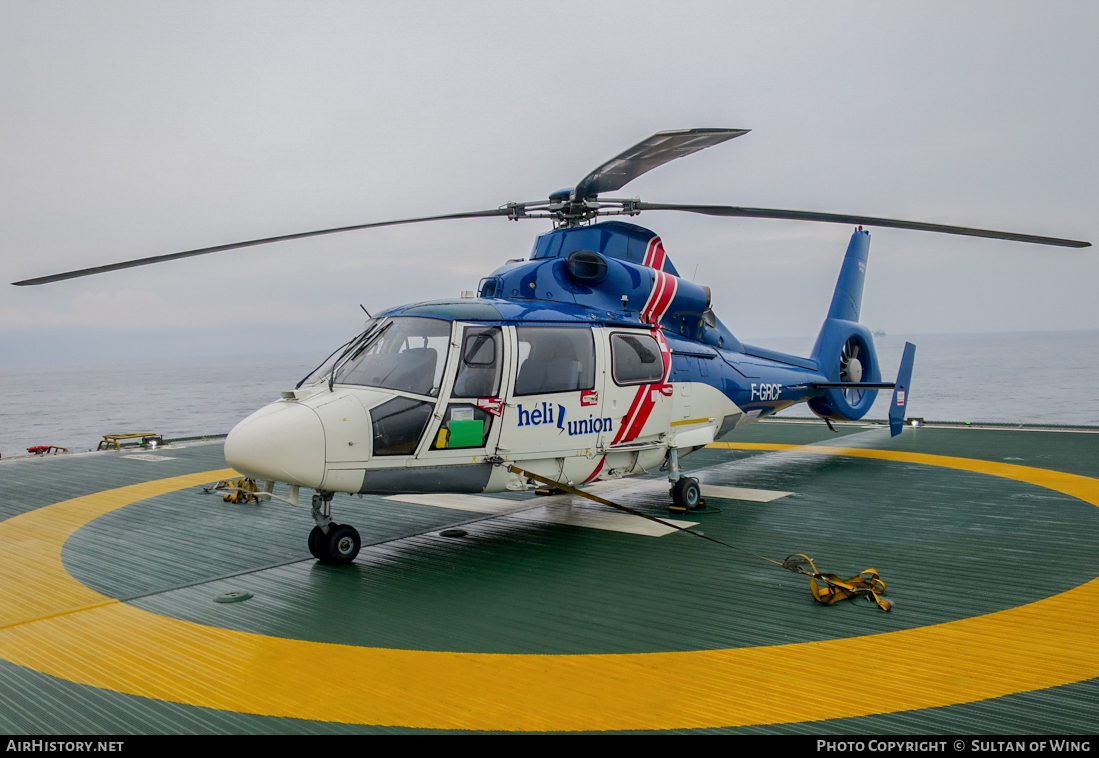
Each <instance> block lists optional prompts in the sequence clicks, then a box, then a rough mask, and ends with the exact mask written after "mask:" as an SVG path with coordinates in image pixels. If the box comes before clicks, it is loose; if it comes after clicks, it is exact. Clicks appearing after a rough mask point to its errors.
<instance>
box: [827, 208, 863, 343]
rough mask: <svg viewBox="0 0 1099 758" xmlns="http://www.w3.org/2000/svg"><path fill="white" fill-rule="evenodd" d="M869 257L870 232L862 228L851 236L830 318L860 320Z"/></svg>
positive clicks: (833, 296) (829, 309)
mask: <svg viewBox="0 0 1099 758" xmlns="http://www.w3.org/2000/svg"><path fill="white" fill-rule="evenodd" d="M869 255H870V232H868V231H864V230H863V229H862V228H861V227H860V228H859V229H857V230H855V233H854V234H852V235H851V242H850V244H848V245H847V255H845V256H844V258H843V266H842V268H840V277H839V280H838V281H837V282H836V291H835V292H834V293H833V294H832V305H831V307H829V308H828V318H836V319H842V320H843V321H856V322H857V321H858V320H859V310H860V309H861V308H862V285H863V281H864V280H865V279H866V260H867V258H868V257H869Z"/></svg>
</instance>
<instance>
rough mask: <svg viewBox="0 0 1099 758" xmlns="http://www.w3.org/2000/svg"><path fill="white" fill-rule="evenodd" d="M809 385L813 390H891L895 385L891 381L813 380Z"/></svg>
mask: <svg viewBox="0 0 1099 758" xmlns="http://www.w3.org/2000/svg"><path fill="white" fill-rule="evenodd" d="M809 386H810V387H812V388H813V389H815V390H816V389H823V390H891V389H893V388H894V387H896V386H897V385H895V384H894V383H893V382H813V383H812V384H810V385H809Z"/></svg>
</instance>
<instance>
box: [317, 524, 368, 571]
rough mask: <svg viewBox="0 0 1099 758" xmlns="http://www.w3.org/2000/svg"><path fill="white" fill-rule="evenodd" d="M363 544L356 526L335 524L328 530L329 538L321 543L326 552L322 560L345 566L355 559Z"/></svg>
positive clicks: (322, 561)
mask: <svg viewBox="0 0 1099 758" xmlns="http://www.w3.org/2000/svg"><path fill="white" fill-rule="evenodd" d="M361 546H362V540H361V539H359V532H358V531H357V530H356V529H355V527H353V526H348V525H347V524H333V525H332V526H331V527H330V528H329V530H328V534H327V539H326V540H324V541H323V542H322V543H321V547H322V548H323V549H324V551H325V554H324V557H323V558H321V559H320V561H321V563H327V564H329V565H332V566H345V565H347V564H348V563H351V561H353V560H355V556H356V555H358V554H359V548H360V547H361Z"/></svg>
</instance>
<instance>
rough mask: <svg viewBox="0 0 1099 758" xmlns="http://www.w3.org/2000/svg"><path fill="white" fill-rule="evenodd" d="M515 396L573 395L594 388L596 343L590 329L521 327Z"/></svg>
mask: <svg viewBox="0 0 1099 758" xmlns="http://www.w3.org/2000/svg"><path fill="white" fill-rule="evenodd" d="M515 332H516V336H517V337H518V338H519V360H520V361H521V363H520V364H519V374H518V376H517V377H516V380H515V394H516V395H541V394H545V393H550V392H573V391H576V390H590V389H592V388H594V387H595V340H594V339H593V338H592V332H591V329H590V328H584V327H556V326H530V327H526V326H520V327H518V328H517V329H516V330H515Z"/></svg>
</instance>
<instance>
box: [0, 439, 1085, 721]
mask: <svg viewBox="0 0 1099 758" xmlns="http://www.w3.org/2000/svg"><path fill="white" fill-rule="evenodd" d="M726 440H730V441H735V442H774V443H784V444H813V443H822V444H826V445H827V444H837V445H845V446H851V447H870V448H876V449H889V450H900V451H912V452H921V453H931V454H936V455H948V456H958V457H966V458H976V459H982V460H990V461H1004V462H1010V463H1019V464H1022V465H1027V466H1034V467H1039V468H1049V469H1054V470H1059V471H1066V472H1070V473H1076V474H1082V475H1085V476H1090V477H1097V478H1099V434H1087V433H1075V432H1037V431H1013V430H1004V431H1001V430H983V429H965V428H962V429H953V428H951V429H942V428H934V427H924V428H920V429H906V431H905V433H904V434H903V435H902V436H901V437H899V438H896V439H890V438H889V436H888V433H887V432H886V431H884V430H882V429H880V428H876V429H870V430H867V429H866V428H864V427H860V426H856V425H844V426H841V427H840V428H839V433H838V434H832V433H830V432H829V431H828V430H827V428H825V427H824V426H823V425H822V424H799V423H790V422H781V423H779V422H775V423H760V424H756V425H754V426H752V427H748V428H747V429H745V430H741V431H740V432H736V433H734V434H733V435H730V436H729V437H727V438H726ZM129 454H130V452H129V451H123V452H122V453H98V454H87V455H71V456H58V457H56V458H50V459H35V460H25V461H13V462H5V463H3V464H0V491H2V492H3V497H2V498H0V519H6V518H10V517H12V516H15V515H18V514H20V513H24V512H27V511H29V510H33V509H37V508H40V507H42V506H44V505H48V504H50V503H54V502H59V501H61V500H65V499H69V498H73V497H77V496H80V495H85V494H90V493H94V492H98V491H102V490H105V489H111V488H115V487H120V486H123V485H126V484H132V483H136V482H141V481H151V480H156V479H162V478H165V477H170V476H175V475H178V474H183V473H191V472H200V471H207V470H214V469H219V468H223V467H224V466H225V463H224V459H223V458H222V447H221V445H220V444H192V445H189V446H184V447H178V448H176V447H170V448H165V449H162V450H159V451H157V454H158V455H161V456H171V457H173V460H163V461H141V460H136V459H127V457H126V456H127V455H129ZM683 466H684V469H686V470H690V471H693V472H696V475H698V476H699V477H700V478H701V479H702V480H703V482H704V486H705V483H707V482H708V483H710V484H718V485H725V486H737V487H751V488H759V489H771V490H783V491H790V492H793V493H795V494H794V495H793V496H791V497H787V498H783V499H779V500H775V501H772V502H770V503H758V502H746V501H732V500H723V499H720V498H709V505H711V506H716V507H717V508H719V509H720V512H717V513H707V514H703V515H699V516H694V515H692V516H691V517H690V518H691V519H692V520H697V521H700V522H702V523H701V525H700V526H699V527H698V529H700V530H702V531H704V532H705V534H707V535H709V536H712V537H716V538H717V539H720V540H722V541H726V542H729V543H731V544H733V545H737V546H742V547H743V548H746V549H748V550H751V551H753V552H758V553H762V554H764V555H768V556H770V557H773V558H777V559H782V558H784V557H785V556H786V555H789V554H791V553H807V554H809V555H811V556H813V558H814V559H815V560H816V561H817V566H818V567H819V568H820V569H821V570H823V571H834V572H836V573H839V574H842V575H847V576H850V575H853V574H855V573H856V572H858V571H860V570H862V569H865V568H867V567H870V566H873V567H874V568H876V569H877V570H878V571H880V572H881V575H882V577H883V578H884V579H885V580H886V581H887V582H888V583H889V594H888V596H889V597H890V598H891V599H892V601H893V602H894V603H895V608H894V610H893V612H892V613H888V614H886V613H881V612H880V611H877V610H876V609H875V608H874V607H873V606H871V605H869V604H865V603H861V602H860V603H857V604H856V603H852V602H848V603H841V604H839V605H836V606H831V607H825V606H821V605H819V604H817V603H815V602H813V600H812V598H811V597H810V594H809V591H808V587H807V581H806V580H805V579H804V578H803V577H798V576H796V575H793V574H790V573H788V572H784V571H781V570H779V569H776V568H775V567H773V566H771V565H770V564H767V563H765V562H763V561H760V560H759V559H757V558H753V557H751V556H749V555H747V554H745V553H742V552H734V551H731V550H727V549H725V548H721V547H719V546H717V545H714V544H712V543H707V542H705V541H703V540H699V539H697V538H693V537H690V536H689V535H685V534H671V535H668V536H665V537H661V538H653V537H642V536H637V535H632V534H623V533H615V532H606V531H598V530H594V529H585V528H579V527H572V526H562V525H555V524H545V523H532V522H530V521H525V520H523V519H520V518H517V517H514V516H511V517H509V516H502V517H495V518H491V519H484V520H479V521H476V522H475V523H471V524H468V525H466V526H464V527H463V528H464V529H466V531H467V532H468V535H467V536H466V537H462V538H444V537H441V536H439V535H438V531H439V530H440V529H442V528H445V527H446V526H448V525H451V524H455V523H460V522H466V521H469V520H470V519H471V518H475V515H474V514H470V513H465V512H461V511H454V510H448V509H443V508H435V507H429V506H420V505H411V504H403V503H394V502H392V501H387V500H384V499H381V498H375V497H365V498H363V499H359V498H352V497H349V496H346V495H340V496H337V498H336V500H335V501H334V503H333V511H334V516H335V518H336V519H337V520H338V521H340V522H343V523H350V524H353V525H355V526H356V527H357V528H358V529H359V531H360V532H361V534H362V537H363V543H364V548H363V550H362V553H361V554H360V556H359V558H358V559H357V560H356V562H355V564H353V565H352V566H347V567H339V568H335V567H325V566H321V565H319V564H316V563H315V562H314V561H313V560H312V559H311V558H310V557H309V555H308V551H307V549H306V546H305V536H306V534H307V533H308V531H309V529H310V528H311V527H312V521H311V519H310V517H309V512H308V508H298V509H294V508H291V507H289V506H286V505H283V504H278V503H268V504H264V505H246V504H229V503H225V502H223V501H222V500H221V498H220V497H219V496H217V495H207V494H203V493H202V491H201V489H200V488H192V489H188V490H182V491H179V492H174V493H170V494H167V495H161V496H158V497H152V498H149V499H146V500H143V501H140V502H137V503H134V504H132V505H129V506H126V507H123V508H121V509H119V510H116V511H113V512H111V513H108V514H106V515H105V516H102V517H100V518H98V519H96V520H94V521H92V522H90V523H88V524H86V525H85V526H84V527H83V528H81V529H80V530H79V531H78V532H76V534H75V535H73V536H72V537H71V538H70V539H69V540H68V542H67V543H66V545H65V548H64V552H63V554H62V558H63V561H64V565H65V568H66V569H67V570H68V571H69V572H70V573H71V574H72V575H73V576H74V577H76V578H77V579H78V580H79V581H81V582H83V583H84V584H86V585H88V586H89V587H92V588H93V589H95V590H97V591H99V592H101V593H103V594H106V595H108V596H111V597H115V598H119V599H122V600H124V601H127V602H130V603H132V604H134V605H136V606H138V607H140V608H143V609H145V610H148V611H152V612H154V613H157V614H160V615H163V616H169V617H173V618H179V619H184V620H188V621H193V622H197V623H201V624H205V625H209V626H214V627H222V628H228V629H235V630H241V631H247V632H254V633H258V634H264V635H271V636H278V637H287V638H293V639H301V640H310V641H318V642H333V643H342V644H348V645H359V646H369V647H387V648H401V649H411V650H439V651H467V652H483V653H547V654H577V653H580V654H582V653H639V652H657V651H685V650H707V649H713V648H735V647H747V646H761V645H776V644H784V643H793V642H807V641H815V640H828V639H839V638H847V637H853V636H860V635H869V634H877V633H881V632H890V631H896V630H902V629H909V628H915V627H922V626H926V625H929V624H937V623H942V622H947V621H952V620H956V619H962V618H968V617H971V616H977V615H980V614H985V613H990V612H994V611H999V610H1003V609H1007V608H1012V607H1015V606H1018V605H1022V604H1024V603H1028V602H1032V601H1036V600H1040V599H1042V598H1045V597H1049V596H1050V595H1053V594H1056V593H1058V592H1063V591H1065V590H1068V589H1071V588H1073V587H1076V586H1078V585H1080V584H1082V583H1084V582H1087V581H1089V580H1091V579H1093V578H1095V577H1096V576H1099V551H1096V550H1095V546H1096V544H1097V543H1099V512H1097V509H1096V507H1095V506H1093V505H1091V504H1089V503H1086V502H1084V501H1081V500H1078V499H1076V498H1072V497H1069V496H1067V495H1062V494H1060V493H1058V492H1054V491H1052V490H1048V489H1044V488H1040V487H1037V486H1034V485H1030V484H1026V483H1023V482H1016V481H1010V480H1007V479H1002V478H997V477H992V476H988V475H984V474H978V473H972V472H967V471H957V470H949V469H943V468H939V467H932V466H924V465H919V464H911V463H905V462H900V461H886V460H871V459H861V458H852V457H826V456H819V455H811V454H806V453H803V452H797V451H784V452H759V451H740V450H725V449H705V450H702V451H699V452H697V453H695V454H694V455H691V456H689V457H686V458H684V459H683ZM303 495H304V493H303ZM498 497H505V498H509V499H529V498H530V497H531V496H530V495H528V494H525V493H524V494H519V495H501V496H498ZM611 499H616V500H618V501H619V502H622V503H624V504H627V505H630V506H632V507H634V508H637V509H640V510H643V511H645V512H648V513H651V514H652V515H656V516H663V517H666V516H667V515H668V512H667V509H666V505H667V502H666V500H667V499H666V498H665V497H663V496H660V495H632V496H630V495H623V496H622V497H621V498H616V497H614V496H611ZM596 507H598V506H596ZM235 590H242V591H247V592H251V593H253V594H254V597H253V598H252V599H250V600H248V601H245V602H241V603H232V604H219V603H214V602H213V598H214V597H215V596H217V595H219V594H221V593H224V592H229V591H235ZM1051 644H1056V641H1055V640H1052V641H1051ZM943 655H944V656H950V655H964V651H950V650H944V651H943ZM318 675H322V672H318ZM336 678H337V679H338V677H336ZM790 697H791V698H796V697H798V693H797V692H791V693H790ZM681 707H684V708H690V707H691V704H690V703H684V704H681ZM1097 723H1099V680H1094V679H1093V680H1090V681H1086V682H1079V683H1076V684H1069V685H1065V686H1061V687H1054V688H1049V689H1044V690H1038V691H1034V692H1023V693H1019V694H1015V695H1009V696H1006V697H1000V698H995V699H992V700H985V701H981V702H975V703H968V704H963V705H954V706H949V707H943V708H934V709H925V710H916V711H905V712H898V713H891V714H881V715H875V716H864V717H857V718H848V719H836V720H829V721H816V722H808V723H801V724H797V723H793V724H778V725H770V726H757V727H741V728H737V729H708V730H699V731H703V732H746V733H814V734H815V733H836V734H842V733H898V734H903V733H913V734H928V733H951V734H987V733H1005V732H1007V733H1016V734H1020V733H1089V732H1094V731H1095V727H1096V724H1097ZM0 729H2V730H4V731H7V732H14V733H20V732H25V733H58V734H65V733H72V734H78V733H83V734H94V733H182V732H186V733H191V732H195V733H207V732H210V733H251V732H264V733H322V732H334V733H335V732H338V733H348V732H364V733H365V732H418V731H429V730H413V729H398V728H389V727H380V726H370V725H361V726H356V725H341V724H334V723H328V722H320V721H305V720H297V719H288V718H276V717H264V716H255V715H249V714H243V713H235V712H228V711H219V710H214V709H208V708H200V707H195V706H188V705H180V704H175V703H169V702H162V701H157V700H151V699H145V698H140V697H135V696H130V695H125V694H120V693H116V692H112V691H107V690H100V689H96V688H93V687H88V686H84V685H79V684H75V683H71V682H68V681H64V680H61V679H57V678H54V677H51V676H48V675H45V674H42V673H38V672H35V671H32V670H29V669H26V668H22V667H19V666H16V665H14V664H11V663H7V662H4V661H0Z"/></svg>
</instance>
